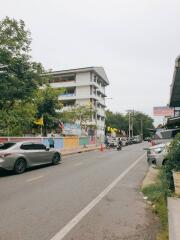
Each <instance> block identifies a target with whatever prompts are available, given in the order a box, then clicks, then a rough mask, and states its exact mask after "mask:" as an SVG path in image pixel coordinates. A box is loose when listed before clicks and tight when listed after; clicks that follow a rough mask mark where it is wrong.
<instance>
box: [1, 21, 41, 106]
mask: <svg viewBox="0 0 180 240" xmlns="http://www.w3.org/2000/svg"><path fill="white" fill-rule="evenodd" d="M30 43H31V37H30V32H29V31H28V30H27V29H26V27H25V23H24V22H23V21H22V20H19V21H17V20H14V19H10V18H8V17H6V18H4V19H3V20H2V21H0V109H3V108H12V107H13V104H14V102H15V101H19V100H23V101H25V100H28V99H29V98H30V97H31V95H32V93H33V91H34V89H36V88H38V87H39V85H40V84H41V83H42V82H43V81H44V78H43V77H42V76H41V74H42V73H43V71H44V70H43V67H42V65H41V64H40V63H36V62H33V61H31V56H30Z"/></svg>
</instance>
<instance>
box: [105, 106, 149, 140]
mask: <svg viewBox="0 0 180 240" xmlns="http://www.w3.org/2000/svg"><path fill="white" fill-rule="evenodd" d="M132 121H133V133H134V135H140V134H141V127H142V128H143V136H144V137H148V136H150V134H151V133H150V130H149V129H152V128H153V119H152V118H151V117H149V116H148V115H146V114H144V113H141V112H138V111H135V112H134V113H132V114H131V122H132ZM105 124H106V127H112V128H117V129H121V130H124V131H125V132H126V133H128V130H129V114H126V115H123V114H121V113H118V112H116V113H113V112H111V111H109V110H107V111H106V121H105Z"/></svg>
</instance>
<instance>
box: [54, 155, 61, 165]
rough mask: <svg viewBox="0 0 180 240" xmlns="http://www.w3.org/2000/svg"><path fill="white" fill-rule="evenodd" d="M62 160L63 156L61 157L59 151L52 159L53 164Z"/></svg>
mask: <svg viewBox="0 0 180 240" xmlns="http://www.w3.org/2000/svg"><path fill="white" fill-rule="evenodd" d="M60 160H61V157H60V155H59V153H55V154H54V156H53V159H52V164H53V165H56V164H58V163H59V162H60Z"/></svg>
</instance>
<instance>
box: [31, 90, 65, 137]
mask: <svg viewBox="0 0 180 240" xmlns="http://www.w3.org/2000/svg"><path fill="white" fill-rule="evenodd" d="M60 93H62V90H59V89H53V88H51V87H50V86H47V87H45V88H43V89H38V90H37V91H36V92H35V94H34V97H33V102H34V104H35V106H36V109H37V112H36V117H37V118H40V117H42V116H43V119H44V134H45V135H46V134H47V131H51V130H52V129H55V128H57V127H58V124H59V119H60V113H59V111H60V110H61V108H62V107H63V105H62V103H61V102H60V101H59V99H58V97H59V95H60Z"/></svg>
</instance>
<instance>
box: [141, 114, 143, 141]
mask: <svg viewBox="0 0 180 240" xmlns="http://www.w3.org/2000/svg"><path fill="white" fill-rule="evenodd" d="M141 137H142V140H143V119H142V118H141Z"/></svg>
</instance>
